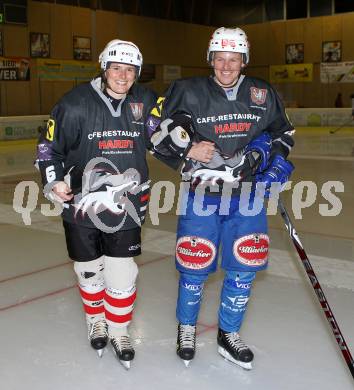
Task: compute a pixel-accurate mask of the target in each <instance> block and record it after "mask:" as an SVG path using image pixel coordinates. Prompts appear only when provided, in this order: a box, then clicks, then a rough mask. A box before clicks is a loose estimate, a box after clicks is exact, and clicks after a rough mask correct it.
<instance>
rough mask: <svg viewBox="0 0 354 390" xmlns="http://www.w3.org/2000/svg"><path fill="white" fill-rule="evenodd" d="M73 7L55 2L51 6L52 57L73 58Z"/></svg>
mask: <svg viewBox="0 0 354 390" xmlns="http://www.w3.org/2000/svg"><path fill="white" fill-rule="evenodd" d="M71 8H72V7H69V6H66V5H60V4H53V5H52V7H51V30H50V32H51V37H50V42H51V47H50V57H51V58H58V59H62V60H71V59H72V58H73V34H72V30H71Z"/></svg>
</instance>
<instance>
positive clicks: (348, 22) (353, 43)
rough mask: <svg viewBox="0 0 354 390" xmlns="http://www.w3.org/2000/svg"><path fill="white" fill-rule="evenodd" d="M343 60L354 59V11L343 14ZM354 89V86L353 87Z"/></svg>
mask: <svg viewBox="0 0 354 390" xmlns="http://www.w3.org/2000/svg"><path fill="white" fill-rule="evenodd" d="M341 40H342V61H353V60H354V12H350V13H348V14H343V15H342V34H341ZM353 90H354V88H353Z"/></svg>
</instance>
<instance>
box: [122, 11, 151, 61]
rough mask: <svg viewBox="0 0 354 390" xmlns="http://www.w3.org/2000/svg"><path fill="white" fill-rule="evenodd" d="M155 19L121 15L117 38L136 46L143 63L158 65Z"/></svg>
mask: <svg viewBox="0 0 354 390" xmlns="http://www.w3.org/2000/svg"><path fill="white" fill-rule="evenodd" d="M156 23H157V21H156V19H153V18H141V17H138V16H134V15H126V14H125V15H121V17H120V23H119V38H120V39H123V40H126V41H132V42H134V43H135V44H136V45H138V47H139V49H140V51H141V53H142V55H143V59H144V62H145V63H146V64H148V63H158V61H157V59H156V58H157V57H158V29H157V27H156Z"/></svg>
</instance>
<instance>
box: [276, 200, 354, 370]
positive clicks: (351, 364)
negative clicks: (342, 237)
mask: <svg viewBox="0 0 354 390" xmlns="http://www.w3.org/2000/svg"><path fill="white" fill-rule="evenodd" d="M278 208H279V211H280V214H281V216H282V217H283V219H284V222H285V227H286V229H287V231H288V233H289V235H290V237H291V239H292V241H293V244H294V246H295V248H296V250H297V253H298V254H299V256H300V259H301V262H302V265H303V266H304V268H305V271H306V273H307V276H308V278H309V280H310V283H311V286H312V288H313V289H314V291H315V293H316V296H317V298H318V300H319V302H320V305H321V307H322V310H323V312H324V314H325V316H326V318H327V320H328V322H329V324H330V326H331V329H332V332H333V335H334V337H335V339H336V341H337V344H338V346H339V349H340V351H341V353H342V355H343V357H344V360H345V361H346V363H347V365H348V368H349V370H350V373H351V374H352V377H353V378H354V360H353V358H352V355H351V353H350V350H349V348H348V345H347V343H346V342H345V340H344V337H343V335H342V332H341V331H340V329H339V326H338V324H337V321H336V319H335V318H334V315H333V313H332V310H331V308H330V306H329V304H328V301H327V299H326V296H325V294H324V292H323V290H322V287H321V285H320V282H319V281H318V279H317V277H316V274H315V271H314V270H313V268H312V266H311V263H310V260H309V259H308V257H307V255H306V252H305V249H304V247H303V245H302V243H301V241H300V239H299V236H298V235H297V232H296V230H295V228H294V226H293V224H292V223H291V220H290V217H289V215H288V213H287V211H286V209H285V207H284V205H283V202H282V201H281V199H279V203H278Z"/></svg>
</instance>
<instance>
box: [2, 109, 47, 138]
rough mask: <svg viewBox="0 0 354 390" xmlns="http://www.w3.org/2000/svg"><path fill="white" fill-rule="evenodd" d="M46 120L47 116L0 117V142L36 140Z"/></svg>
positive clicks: (44, 126)
mask: <svg viewBox="0 0 354 390" xmlns="http://www.w3.org/2000/svg"><path fill="white" fill-rule="evenodd" d="M47 120H48V115H32V116H8V117H0V140H1V141H11V140H17V139H30V138H38V136H39V132H40V131H42V129H43V128H44V129H45V128H46V125H47Z"/></svg>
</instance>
